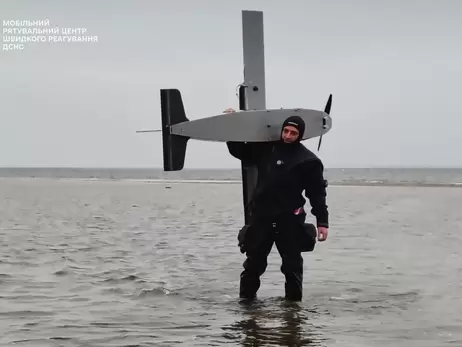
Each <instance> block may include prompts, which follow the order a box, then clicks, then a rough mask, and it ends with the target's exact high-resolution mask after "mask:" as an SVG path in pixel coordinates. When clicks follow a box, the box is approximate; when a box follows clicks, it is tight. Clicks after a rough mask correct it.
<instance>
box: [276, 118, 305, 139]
mask: <svg viewBox="0 0 462 347" xmlns="http://www.w3.org/2000/svg"><path fill="white" fill-rule="evenodd" d="M288 125H290V126H293V127H295V128H297V129H298V132H299V133H300V134H299V136H298V141H301V139H302V138H303V134H304V133H305V121H304V120H303V119H302V118H301V117H299V116H290V117H289V118H287V119H286V120H285V121H284V123H282V129H284V127H286V126H288ZM282 129H281V132H282Z"/></svg>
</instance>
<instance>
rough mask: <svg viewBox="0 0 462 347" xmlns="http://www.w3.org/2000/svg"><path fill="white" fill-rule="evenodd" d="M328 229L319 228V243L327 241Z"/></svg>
mask: <svg viewBox="0 0 462 347" xmlns="http://www.w3.org/2000/svg"><path fill="white" fill-rule="evenodd" d="M327 234H328V229H327V228H326V227H318V241H321V242H322V241H325V240H326V239H327Z"/></svg>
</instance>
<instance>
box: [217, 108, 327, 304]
mask: <svg viewBox="0 0 462 347" xmlns="http://www.w3.org/2000/svg"><path fill="white" fill-rule="evenodd" d="M224 112H225V113H232V112H234V110H233V109H227V110H225V111H224ZM304 131H305V122H304V121H303V119H301V118H300V117H298V116H291V117H289V118H287V119H286V120H285V121H284V123H283V126H282V129H281V137H280V139H279V140H278V141H274V142H260V143H257V142H255V143H242V142H227V146H228V150H229V153H230V154H231V155H232V156H233V157H235V158H237V159H240V160H241V161H242V162H243V164H244V165H250V166H253V165H255V166H256V167H257V169H258V180H257V186H256V189H255V192H254V195H253V197H252V199H251V202H250V203H249V206H246V209H247V208H248V209H249V212H250V216H251V217H250V222H249V225H248V226H246V227H244V228H243V229H242V230H241V232H240V235H239V241H240V246H241V252H243V253H244V252H245V253H246V260H245V262H244V264H243V267H244V271H243V272H242V273H241V279H240V288H239V296H240V298H243V299H253V298H255V297H256V294H257V291H258V289H259V288H260V277H261V275H263V273H264V272H265V271H266V267H267V265H268V263H267V258H268V255H269V254H270V252H271V249H272V247H273V244H274V243H276V247H277V249H278V252H279V254H280V256H281V258H282V266H281V272H282V273H283V274H284V275H285V279H286V281H285V297H286V299H288V300H292V301H300V300H301V299H302V294H303V258H302V255H301V253H302V252H303V251H310V250H312V249H313V247H314V243H315V242H316V230H317V237H318V241H324V240H326V238H327V233H328V227H329V220H328V217H329V214H328V210H327V205H326V195H327V194H326V187H327V181H326V180H325V179H324V175H323V172H324V166H323V163H322V161H321V160H320V159H319V158H318V157H317V156H316V155H315V154H314V153H313V152H311V151H310V150H308V149H307V148H306V147H305V146H304V145H303V144H301V143H300V141H301V139H302V137H303V133H304ZM303 191H305V196H306V197H307V198H308V199H309V201H310V204H311V207H312V209H311V213H312V214H313V215H314V216H315V217H316V224H317V225H316V226H314V225H312V224H307V223H305V218H306V212H305V211H304V209H303V206H304V205H305V202H306V200H305V198H304V197H303V195H302V193H303ZM310 227H311V231H312V232H313V234H314V235H313V236H312V239H311V240H309V236H308V235H309V230H310ZM304 243H308V244H309V243H311V247H310V246H309V245H308V246H307V247H306V246H303V244H304Z"/></svg>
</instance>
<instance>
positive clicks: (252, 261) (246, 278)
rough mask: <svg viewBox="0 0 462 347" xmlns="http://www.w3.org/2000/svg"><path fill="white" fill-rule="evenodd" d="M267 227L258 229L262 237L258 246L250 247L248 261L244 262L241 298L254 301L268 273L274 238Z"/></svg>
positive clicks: (247, 253)
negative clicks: (263, 276) (261, 280)
mask: <svg viewBox="0 0 462 347" xmlns="http://www.w3.org/2000/svg"><path fill="white" fill-rule="evenodd" d="M267 229H268V228H265V227H258V229H257V230H255V231H256V232H258V233H259V234H260V235H261V239H260V240H261V241H260V242H258V245H252V246H250V247H248V250H247V252H246V256H247V258H246V260H245V261H244V264H243V267H244V271H242V273H241V281H240V287H239V297H240V298H243V299H253V298H255V296H256V295H257V291H258V289H259V288H260V276H261V275H263V273H264V272H265V271H266V267H267V266H268V255H269V254H270V252H271V248H272V247H273V243H274V238H273V233H272V232H271V231H272V230H267Z"/></svg>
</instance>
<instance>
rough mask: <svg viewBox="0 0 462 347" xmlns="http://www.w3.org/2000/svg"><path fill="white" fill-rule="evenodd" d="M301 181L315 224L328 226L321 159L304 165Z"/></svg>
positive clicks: (325, 182)
mask: <svg viewBox="0 0 462 347" xmlns="http://www.w3.org/2000/svg"><path fill="white" fill-rule="evenodd" d="M303 183H304V188H305V196H306V197H307V198H308V200H309V201H310V205H311V207H312V208H311V213H312V214H313V215H314V216H315V217H316V222H317V226H318V227H320V226H321V227H326V228H328V227H329V212H328V209H327V205H326V197H327V192H326V188H327V181H326V180H325V179H324V165H323V164H322V162H321V161H319V160H315V161H312V162H308V163H306V164H305V165H304V167H303Z"/></svg>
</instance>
